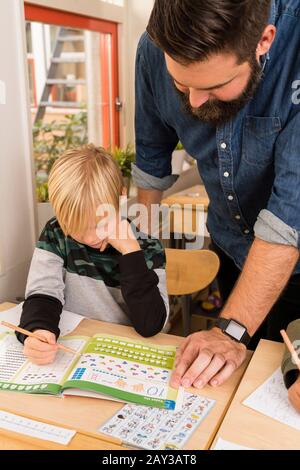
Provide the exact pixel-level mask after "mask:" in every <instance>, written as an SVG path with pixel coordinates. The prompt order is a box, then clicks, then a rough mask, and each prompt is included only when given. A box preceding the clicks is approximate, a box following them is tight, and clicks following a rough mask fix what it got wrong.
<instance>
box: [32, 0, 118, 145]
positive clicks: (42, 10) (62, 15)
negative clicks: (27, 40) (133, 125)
mask: <svg viewBox="0 0 300 470" xmlns="http://www.w3.org/2000/svg"><path fill="white" fill-rule="evenodd" d="M25 18H26V20H27V21H37V22H40V23H47V24H54V25H57V26H67V27H73V28H78V29H88V30H91V31H96V32H99V33H104V34H110V35H111V47H112V95H113V96H112V98H113V102H112V106H113V122H112V127H113V129H112V131H113V132H112V135H113V142H112V146H113V147H115V146H119V145H120V119H119V112H118V111H117V109H116V106H115V103H116V99H117V97H118V96H119V72H118V64H119V60H118V24H117V23H113V22H111V21H105V20H100V19H98V18H90V17H88V16H83V15H78V14H75V13H69V12H66V11H62V10H55V9H52V8H48V7H41V6H37V5H32V4H30V3H28V2H25ZM104 67H105V64H104ZM104 94H105V93H104ZM103 122H104V121H103ZM103 125H104V126H107V123H104V124H103ZM106 129H107V127H106Z"/></svg>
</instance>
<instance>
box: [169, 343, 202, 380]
mask: <svg viewBox="0 0 300 470" xmlns="http://www.w3.org/2000/svg"><path fill="white" fill-rule="evenodd" d="M197 356H198V349H197V348H196V347H195V346H193V345H192V344H190V345H189V346H187V348H186V349H185V351H184V353H183V354H182V355H181V357H180V361H179V364H178V366H177V367H176V369H175V371H174V372H173V375H172V377H171V386H172V387H175V388H177V387H179V386H180V384H181V379H182V377H183V375H184V374H185V373H186V371H187V370H188V368H189V367H190V366H191V364H192V363H193V362H194V360H195V359H196V357H197Z"/></svg>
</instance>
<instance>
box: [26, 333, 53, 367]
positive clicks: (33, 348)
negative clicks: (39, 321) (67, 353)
mask: <svg viewBox="0 0 300 470" xmlns="http://www.w3.org/2000/svg"><path fill="white" fill-rule="evenodd" d="M34 333H35V334H36V335H38V336H39V337H40V338H41V339H43V340H45V341H47V342H46V343H44V342H43V341H39V340H38V339H36V338H32V337H28V338H26V339H25V341H24V350H23V354H24V355H25V356H26V357H27V358H28V359H29V360H30V361H31V362H33V364H37V365H46V364H51V363H52V362H54V360H55V355H56V352H57V349H58V347H57V343H56V337H55V335H54V334H53V333H51V332H50V331H47V330H35V332H34Z"/></svg>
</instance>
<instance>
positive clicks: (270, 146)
mask: <svg viewBox="0 0 300 470" xmlns="http://www.w3.org/2000/svg"><path fill="white" fill-rule="evenodd" d="M280 131H281V121H280V118H278V117H255V116H246V118H245V120H244V129H243V145H242V158H243V159H244V160H245V161H246V162H247V163H249V164H250V165H254V166H257V167H265V166H267V165H270V164H272V162H273V156H274V147H275V142H276V139H277V137H278V134H279V132H280Z"/></svg>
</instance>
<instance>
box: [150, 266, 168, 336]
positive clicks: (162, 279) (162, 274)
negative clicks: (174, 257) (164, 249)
mask: <svg viewBox="0 0 300 470" xmlns="http://www.w3.org/2000/svg"><path fill="white" fill-rule="evenodd" d="M154 271H155V272H156V274H157V276H158V279H159V283H158V286H157V287H158V289H159V292H160V295H161V297H162V299H163V301H164V304H165V307H166V312H167V317H166V320H165V324H164V327H165V326H166V324H167V323H168V320H169V316H170V304H169V295H168V292H167V276H166V270H165V269H155V270H154Z"/></svg>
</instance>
